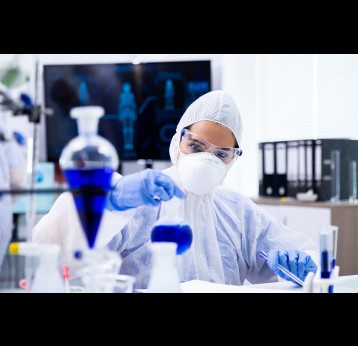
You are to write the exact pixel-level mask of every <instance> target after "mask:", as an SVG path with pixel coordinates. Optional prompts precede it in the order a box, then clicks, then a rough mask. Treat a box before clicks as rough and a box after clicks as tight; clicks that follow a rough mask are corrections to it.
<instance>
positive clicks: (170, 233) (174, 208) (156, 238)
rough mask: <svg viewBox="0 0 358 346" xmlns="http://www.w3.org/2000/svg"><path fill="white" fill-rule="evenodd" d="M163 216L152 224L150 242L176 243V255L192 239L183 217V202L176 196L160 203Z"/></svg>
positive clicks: (187, 246) (182, 250)
mask: <svg viewBox="0 0 358 346" xmlns="http://www.w3.org/2000/svg"><path fill="white" fill-rule="evenodd" d="M162 213H163V215H164V216H163V217H160V218H159V220H158V221H157V222H156V224H155V225H154V228H153V229H152V233H151V241H152V242H174V243H177V250H176V253H177V255H181V254H183V253H184V252H185V251H187V250H188V249H189V248H190V246H191V243H192V241H193V232H192V230H191V228H190V226H189V224H188V222H187V221H186V220H185V219H184V202H183V201H182V200H180V199H178V198H177V197H173V198H172V199H171V200H169V201H167V202H163V203H162Z"/></svg>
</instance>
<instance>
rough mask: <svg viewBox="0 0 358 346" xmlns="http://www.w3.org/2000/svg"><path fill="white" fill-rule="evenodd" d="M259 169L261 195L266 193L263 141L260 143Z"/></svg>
mask: <svg viewBox="0 0 358 346" xmlns="http://www.w3.org/2000/svg"><path fill="white" fill-rule="evenodd" d="M257 170H258V173H259V196H263V195H264V171H263V170H264V154H263V143H259V157H258V165H257Z"/></svg>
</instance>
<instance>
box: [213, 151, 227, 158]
mask: <svg viewBox="0 0 358 346" xmlns="http://www.w3.org/2000/svg"><path fill="white" fill-rule="evenodd" d="M215 155H216V156H217V157H220V158H221V159H224V158H226V157H228V154H226V153H223V152H222V151H218V152H217V153H215Z"/></svg>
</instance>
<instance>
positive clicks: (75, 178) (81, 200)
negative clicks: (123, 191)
mask: <svg viewBox="0 0 358 346" xmlns="http://www.w3.org/2000/svg"><path fill="white" fill-rule="evenodd" d="M112 173H113V169H112V168H109V167H105V168H98V169H66V170H64V174H65V176H66V179H67V182H68V185H69V186H70V190H71V192H72V195H73V198H74V200H75V204H76V209H77V212H78V215H79V217H80V220H81V225H82V227H83V230H84V232H85V234H86V237H87V242H88V245H89V247H90V248H91V249H92V248H93V247H94V243H95V240H96V237H97V233H98V229H99V225H100V222H101V219H102V215H103V210H104V207H105V205H106V198H107V193H108V191H109V189H110V188H111V178H112Z"/></svg>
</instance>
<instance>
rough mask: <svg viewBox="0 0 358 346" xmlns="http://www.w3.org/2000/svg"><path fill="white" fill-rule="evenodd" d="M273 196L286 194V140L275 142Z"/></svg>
mask: <svg viewBox="0 0 358 346" xmlns="http://www.w3.org/2000/svg"><path fill="white" fill-rule="evenodd" d="M275 163H276V170H275V182H276V184H275V185H276V186H275V187H276V189H275V193H274V195H275V196H280V197H283V196H287V145H286V142H277V143H275Z"/></svg>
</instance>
